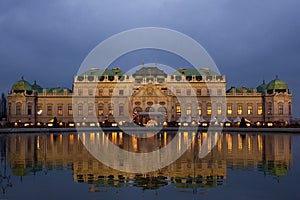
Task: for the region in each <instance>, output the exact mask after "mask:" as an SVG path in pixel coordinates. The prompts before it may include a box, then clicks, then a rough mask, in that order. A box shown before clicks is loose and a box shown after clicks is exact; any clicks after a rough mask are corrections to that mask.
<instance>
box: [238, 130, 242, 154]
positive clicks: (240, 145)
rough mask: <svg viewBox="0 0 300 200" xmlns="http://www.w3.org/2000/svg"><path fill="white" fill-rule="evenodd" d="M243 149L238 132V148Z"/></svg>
mask: <svg viewBox="0 0 300 200" xmlns="http://www.w3.org/2000/svg"><path fill="white" fill-rule="evenodd" d="M242 149H243V140H242V136H241V134H238V150H242Z"/></svg>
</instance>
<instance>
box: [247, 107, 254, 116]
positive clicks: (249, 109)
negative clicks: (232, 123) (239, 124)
mask: <svg viewBox="0 0 300 200" xmlns="http://www.w3.org/2000/svg"><path fill="white" fill-rule="evenodd" d="M247 114H248V115H252V114H253V106H252V104H249V105H248V106H247Z"/></svg>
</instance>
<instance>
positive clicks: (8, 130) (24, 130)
mask: <svg viewBox="0 0 300 200" xmlns="http://www.w3.org/2000/svg"><path fill="white" fill-rule="evenodd" d="M178 130H179V127H166V128H162V129H161V128H160V127H147V128H145V127H143V128H140V127H138V128H137V127H122V128H119V127H101V129H100V128H98V127H97V128H91V127H85V128H78V131H95V132H98V131H108V132H110V131H130V132H147V131H170V132H174V131H178ZM180 130H181V131H196V130H197V131H208V128H206V127H198V128H197V127H181V128H180ZM210 130H211V131H220V130H221V131H222V132H269V133H296V134H298V133H299V134H300V128H238V127H224V128H223V129H221V127H211V128H210ZM57 132H77V129H76V128H74V127H72V128H0V134H9V133H57Z"/></svg>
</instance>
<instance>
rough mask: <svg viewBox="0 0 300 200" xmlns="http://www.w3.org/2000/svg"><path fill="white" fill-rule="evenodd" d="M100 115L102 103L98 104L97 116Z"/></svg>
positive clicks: (101, 113)
mask: <svg viewBox="0 0 300 200" xmlns="http://www.w3.org/2000/svg"><path fill="white" fill-rule="evenodd" d="M101 115H103V104H102V103H100V104H99V105H98V116H101Z"/></svg>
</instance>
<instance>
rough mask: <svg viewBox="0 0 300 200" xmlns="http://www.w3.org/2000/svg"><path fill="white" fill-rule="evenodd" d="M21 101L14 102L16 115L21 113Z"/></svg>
mask: <svg viewBox="0 0 300 200" xmlns="http://www.w3.org/2000/svg"><path fill="white" fill-rule="evenodd" d="M21 109H22V103H17V104H16V115H21Z"/></svg>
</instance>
